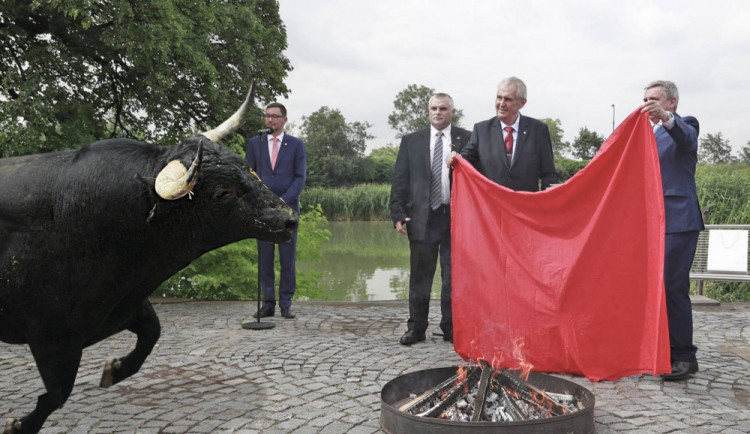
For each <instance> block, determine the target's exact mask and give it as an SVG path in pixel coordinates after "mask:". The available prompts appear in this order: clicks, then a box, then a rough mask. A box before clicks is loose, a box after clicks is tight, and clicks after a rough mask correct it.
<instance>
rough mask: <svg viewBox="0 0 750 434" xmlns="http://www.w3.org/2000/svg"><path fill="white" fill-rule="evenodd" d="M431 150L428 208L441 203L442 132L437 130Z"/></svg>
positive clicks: (438, 205)
mask: <svg viewBox="0 0 750 434" xmlns="http://www.w3.org/2000/svg"><path fill="white" fill-rule="evenodd" d="M436 136H437V137H436V138H435V149H434V150H433V151H432V179H431V180H430V208H432V209H438V208H439V207H440V205H442V204H443V132H442V131H438V133H437V135H436Z"/></svg>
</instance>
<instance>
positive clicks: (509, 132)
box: [505, 127, 513, 164]
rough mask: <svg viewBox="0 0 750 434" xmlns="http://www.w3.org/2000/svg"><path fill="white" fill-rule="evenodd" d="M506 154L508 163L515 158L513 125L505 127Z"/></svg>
mask: <svg viewBox="0 0 750 434" xmlns="http://www.w3.org/2000/svg"><path fill="white" fill-rule="evenodd" d="M505 131H506V132H507V134H506V135H505V154H506V155H507V156H508V164H510V162H511V159H512V158H513V127H505Z"/></svg>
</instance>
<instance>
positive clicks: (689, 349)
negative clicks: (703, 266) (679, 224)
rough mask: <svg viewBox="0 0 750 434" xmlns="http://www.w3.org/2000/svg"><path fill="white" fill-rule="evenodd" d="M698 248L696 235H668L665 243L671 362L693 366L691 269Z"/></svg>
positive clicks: (682, 233) (695, 232) (683, 233)
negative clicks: (688, 363)
mask: <svg viewBox="0 0 750 434" xmlns="http://www.w3.org/2000/svg"><path fill="white" fill-rule="evenodd" d="M697 244H698V232H697V231H693V232H679V233H673V234H667V236H666V239H665V242H664V256H665V258H664V287H665V292H666V299H667V321H668V322H669V346H670V349H671V358H672V361H677V360H681V361H685V362H692V361H694V360H695V353H696V351H697V348H696V346H695V345H694V344H693V310H692V305H691V303H690V265H691V264H692V263H693V256H694V255H695V248H696V246H697Z"/></svg>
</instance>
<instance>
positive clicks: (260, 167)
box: [245, 102, 307, 318]
mask: <svg viewBox="0 0 750 434" xmlns="http://www.w3.org/2000/svg"><path fill="white" fill-rule="evenodd" d="M265 121H266V127H268V128H269V129H270V130H271V133H270V134H263V135H258V136H253V137H252V138H250V140H248V141H247V149H246V153H245V159H246V160H247V162H248V163H250V167H251V168H252V169H253V170H254V171H255V172H256V173H257V174H258V176H260V179H261V181H263V183H264V184H265V185H266V186H267V187H268V188H269V189H270V190H271V191H273V192H274V193H276V195H278V196H279V197H280V198H281V200H283V201H284V203H286V204H287V205H289V206H290V207H291V208H292V209H293V210H294V211H295V212H296V213H297V214H299V195H300V193H302V188H303V187H304V186H305V179H306V177H307V156H306V155H305V144H304V143H303V142H302V140H300V139H298V138H297V137H293V136H290V135H289V134H284V125H285V124H286V122H287V117H286V107H284V105H282V104H280V103H277V102H274V103H271V104H269V105H268V106H267V107H266V114H265ZM257 243H258V259H259V260H260V261H261V262H260V271H259V272H260V275H259V276H258V278H259V279H260V285H261V288H262V289H263V305H262V307H261V308H260V311H258V312H257V313H256V314H255V315H254V316H255V318H258V317H260V318H264V317H268V316H274V314H275V311H276V296H275V287H276V283H275V276H274V253H275V249H276V248H275V246H276V245H275V244H273V243H268V242H265V241H260V240H258V241H257ZM296 251H297V232H296V231H295V233H294V236H293V237H292V240H291V241H290V242H288V243H285V244H279V263H280V265H281V273H280V278H279V307H280V308H281V316H283V317H284V318H294V317H295V314H294V313H293V312H292V309H291V306H292V296H294V291H295V289H296V286H297V275H296V270H295V255H296Z"/></svg>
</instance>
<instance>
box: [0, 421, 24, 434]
mask: <svg viewBox="0 0 750 434" xmlns="http://www.w3.org/2000/svg"><path fill="white" fill-rule="evenodd" d="M20 432H21V421H20V420H18V419H8V420H7V422H5V429H3V434H16V433H20Z"/></svg>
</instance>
